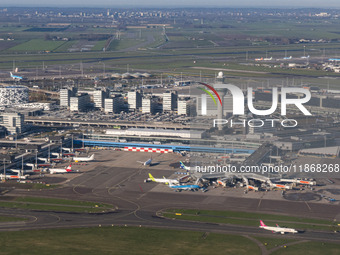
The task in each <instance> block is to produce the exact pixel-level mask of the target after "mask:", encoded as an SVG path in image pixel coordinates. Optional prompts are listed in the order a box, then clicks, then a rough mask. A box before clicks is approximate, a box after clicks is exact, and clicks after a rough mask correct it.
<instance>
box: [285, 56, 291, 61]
mask: <svg viewBox="0 0 340 255" xmlns="http://www.w3.org/2000/svg"><path fill="white" fill-rule="evenodd" d="M292 58H293V57H292V56H289V57H284V58H283V59H285V60H286V59H292Z"/></svg>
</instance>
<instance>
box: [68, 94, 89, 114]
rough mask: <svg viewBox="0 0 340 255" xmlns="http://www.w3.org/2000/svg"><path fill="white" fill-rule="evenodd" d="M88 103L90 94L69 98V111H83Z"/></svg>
mask: <svg viewBox="0 0 340 255" xmlns="http://www.w3.org/2000/svg"><path fill="white" fill-rule="evenodd" d="M89 104H90V95H89V94H81V95H80V96H77V97H71V98H70V111H76V112H85V111H86V110H87V109H88V107H89Z"/></svg>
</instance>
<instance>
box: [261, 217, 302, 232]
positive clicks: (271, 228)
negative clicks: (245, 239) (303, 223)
mask: <svg viewBox="0 0 340 255" xmlns="http://www.w3.org/2000/svg"><path fill="white" fill-rule="evenodd" d="M260 224H261V225H260V226H259V228H263V229H265V230H270V231H272V232H273V233H274V232H275V233H281V234H282V235H284V234H285V233H293V234H296V233H298V231H297V230H296V229H294V228H283V227H280V226H279V225H277V224H276V227H268V226H266V225H265V224H264V223H263V221H262V220H260Z"/></svg>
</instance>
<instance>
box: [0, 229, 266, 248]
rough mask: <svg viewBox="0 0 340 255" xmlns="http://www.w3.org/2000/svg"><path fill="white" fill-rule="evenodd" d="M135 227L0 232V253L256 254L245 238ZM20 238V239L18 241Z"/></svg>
mask: <svg viewBox="0 0 340 255" xmlns="http://www.w3.org/2000/svg"><path fill="white" fill-rule="evenodd" d="M202 236H203V233H202V232H189V231H176V230H163V229H152V228H135V227H102V228H82V229H68V230H64V229H55V230H31V231H20V232H6V233H4V232H2V233H0V246H1V250H0V254H27V255H30V254H122V255H124V254H129V255H130V254H141V255H142V254H146V255H151V254H163V255H167V254H178V255H186V254H195V255H201V254H202V255H204V254H209V253H210V252H212V250H214V251H218V254H238V255H246V254H250V253H251V254H254V255H257V254H260V250H259V248H258V247H257V245H256V244H255V243H253V242H251V241H249V240H248V239H246V238H245V237H242V236H235V235H223V234H214V233H210V234H208V235H207V236H206V238H203V237H202ZM18 240H20V241H18Z"/></svg>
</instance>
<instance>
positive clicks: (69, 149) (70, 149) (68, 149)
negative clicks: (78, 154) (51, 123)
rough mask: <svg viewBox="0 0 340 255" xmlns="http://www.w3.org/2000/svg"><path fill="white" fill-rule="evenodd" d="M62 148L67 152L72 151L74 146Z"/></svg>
mask: <svg viewBox="0 0 340 255" xmlns="http://www.w3.org/2000/svg"><path fill="white" fill-rule="evenodd" d="M62 150H64V151H67V152H72V148H64V147H63V148H62Z"/></svg>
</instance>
